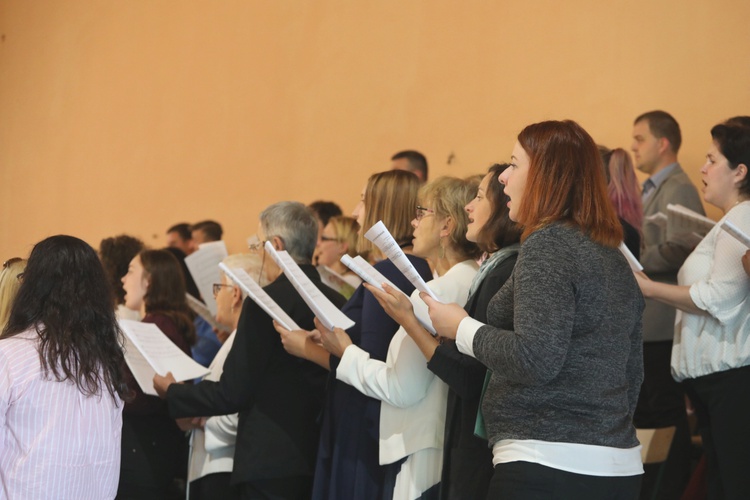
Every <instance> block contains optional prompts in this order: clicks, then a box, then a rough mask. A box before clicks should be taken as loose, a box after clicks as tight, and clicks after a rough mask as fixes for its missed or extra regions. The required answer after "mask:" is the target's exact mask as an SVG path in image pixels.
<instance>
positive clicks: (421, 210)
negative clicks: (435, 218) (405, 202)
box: [415, 205, 435, 221]
mask: <svg viewBox="0 0 750 500" xmlns="http://www.w3.org/2000/svg"><path fill="white" fill-rule="evenodd" d="M430 215H435V211H434V210H433V209H431V208H425V207H421V206H419V205H417V216H416V217H415V219H417V221H420V220H422V219H424V218H425V217H428V216H430Z"/></svg>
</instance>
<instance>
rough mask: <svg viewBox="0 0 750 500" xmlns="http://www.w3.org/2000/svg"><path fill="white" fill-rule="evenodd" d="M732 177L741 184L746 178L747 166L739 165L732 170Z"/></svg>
mask: <svg viewBox="0 0 750 500" xmlns="http://www.w3.org/2000/svg"><path fill="white" fill-rule="evenodd" d="M734 175H735V177H736V178H737V179H736V180H737V182H738V183H739V182H742V181H743V180H745V178H746V177H747V165H745V164H744V163H740V164H739V165H737V168H735V169H734Z"/></svg>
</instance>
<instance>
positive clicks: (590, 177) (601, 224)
mask: <svg viewBox="0 0 750 500" xmlns="http://www.w3.org/2000/svg"><path fill="white" fill-rule="evenodd" d="M518 142H519V144H520V145H521V147H522V148H523V149H524V151H526V154H527V155H529V161H530V164H529V173H528V177H527V179H526V187H525V189H524V195H523V201H522V202H521V206H520V207H519V209H518V222H519V223H521V224H522V225H523V226H524V233H523V238H524V239H525V238H526V237H527V236H528V235H529V234H531V233H532V232H534V231H536V230H537V229H541V228H542V227H544V226H546V225H548V224H551V223H553V222H562V223H564V224H567V225H570V226H572V227H576V228H578V229H580V230H581V231H582V232H583V233H585V234H586V235H587V236H588V237H589V238H591V239H592V240H594V241H595V242H597V243H600V244H602V245H606V246H610V247H616V246H618V245H619V244H620V242H622V226H621V225H620V221H619V220H618V218H617V214H616V213H615V210H614V208H613V207H612V203H611V202H610V200H609V196H608V194H607V183H606V181H605V179H604V169H603V168H602V160H601V157H600V155H599V150H598V149H597V147H596V144H595V143H594V140H593V139H592V138H591V136H590V135H589V134H588V133H587V132H586V131H585V130H584V129H583V128H581V126H580V125H578V124H577V123H576V122H574V121H571V120H565V121H547V122H541V123H535V124H533V125H529V126H528V127H526V128H524V129H523V130H522V131H521V133H520V134H518Z"/></svg>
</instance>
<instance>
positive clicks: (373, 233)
mask: <svg viewBox="0 0 750 500" xmlns="http://www.w3.org/2000/svg"><path fill="white" fill-rule="evenodd" d="M365 238H367V239H368V240H370V241H372V242H373V243H374V244H375V246H376V247H378V248H379V249H380V251H381V252H383V254H384V255H385V256H386V257H388V259H390V261H391V262H393V264H394V265H395V266H396V267H397V268H398V270H399V271H401V272H402V273H404V276H406V279H408V280H409V281H410V282H411V284H412V285H414V287H415V288H416V289H417V290H419V291H420V292H425V293H427V294H428V295H429V296H430V297H432V298H433V299H435V300H437V301H438V302H442V300H440V297H438V296H437V295H436V294H435V293H434V292H433V291H432V290H430V287H428V286H427V283H425V281H424V280H423V279H422V277H421V276H420V275H419V273H418V272H417V270H416V269H415V268H414V266H413V265H412V263H411V261H410V260H409V259H408V258H407V257H406V254H405V253H404V251H403V250H401V247H400V246H399V245H398V243H397V242H396V240H395V239H394V238H393V236H392V235H391V233H390V232H389V231H388V229H387V228H386V227H385V224H383V221H382V220H381V221H378V222H377V223H376V224H375V225H374V226H372V227H371V228H370V230H369V231H367V232H366V233H365Z"/></svg>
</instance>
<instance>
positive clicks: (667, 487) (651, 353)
mask: <svg viewBox="0 0 750 500" xmlns="http://www.w3.org/2000/svg"><path fill="white" fill-rule="evenodd" d="M671 362H672V341H671V340H664V341H661V342H645V343H644V344H643V375H644V378H643V385H641V392H640V395H639V396H638V404H637V405H636V408H635V415H633V423H634V424H635V426H636V427H637V428H639V429H658V428H660V427H669V426H672V425H674V426H676V427H677V430H676V431H675V435H674V438H672V446H671V447H670V449H669V455H668V456H667V461H666V463H665V464H664V471H663V472H662V473H661V482H660V486H659V491H658V492H656V498H658V499H659V500H679V499H680V497H681V496H682V492H683V491H684V490H685V486H687V483H688V481H689V480H690V469H691V463H690V459H691V456H690V454H691V451H692V444H691V442H690V429H689V426H688V421H687V413H686V411H685V391H684V389H683V387H682V386H681V385H680V384H678V383H677V382H675V380H674V379H673V378H672V371H671V368H670V364H671ZM643 468H644V471H645V474H644V476H643V482H642V483H641V495H640V498H642V499H644V500H646V499H651V498H652V497H653V494H654V488H656V480H657V478H658V477H659V471H660V468H661V464H651V465H645V466H644V467H643Z"/></svg>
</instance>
